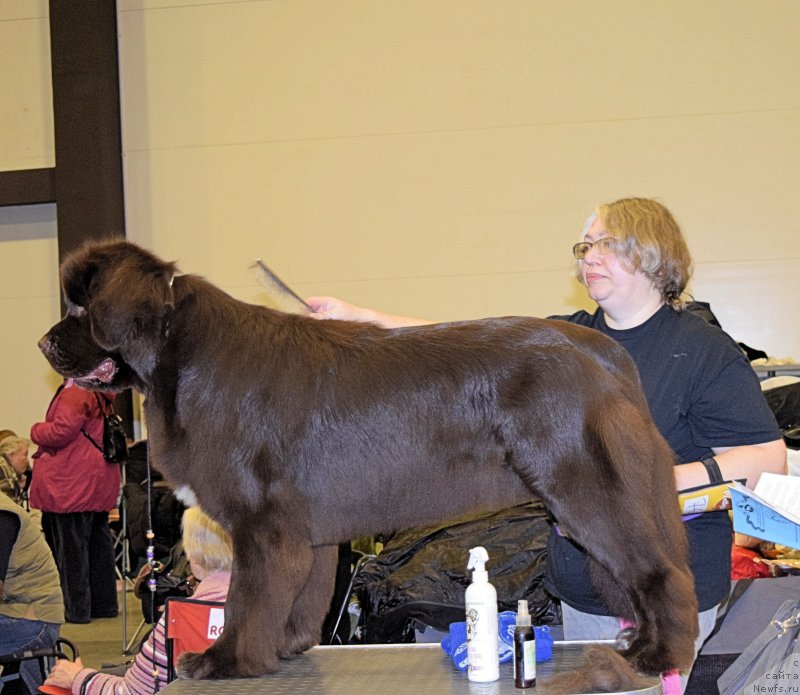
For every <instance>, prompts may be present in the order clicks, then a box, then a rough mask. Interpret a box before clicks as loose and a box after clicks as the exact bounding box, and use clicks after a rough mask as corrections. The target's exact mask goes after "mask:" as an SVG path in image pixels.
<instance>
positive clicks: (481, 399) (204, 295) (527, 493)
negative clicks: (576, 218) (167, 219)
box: [40, 242, 697, 678]
mask: <svg viewBox="0 0 800 695" xmlns="http://www.w3.org/2000/svg"><path fill="white" fill-rule="evenodd" d="M62 284H63V288H64V295H65V299H66V302H67V305H68V308H69V311H68V314H67V316H66V317H65V318H64V319H63V320H62V321H61V322H60V323H59V324H57V325H56V326H54V327H53V328H52V329H51V331H50V332H49V333H48V334H47V335H46V336H45V337H44V338H43V339H42V340H41V341H40V346H41V348H42V350H43V351H44V353H45V355H46V356H47V357H48V359H49V360H50V361H51V363H52V365H53V366H54V368H55V369H56V370H57V371H59V372H60V373H61V374H63V375H64V376H66V377H70V378H73V379H75V380H76V381H77V382H78V383H81V384H83V385H84V386H87V387H90V388H103V389H108V388H117V389H120V388H125V387H128V386H132V387H134V388H136V389H138V390H140V391H141V392H143V393H144V394H145V396H146V403H145V413H146V418H147V425H148V433H149V442H150V450H151V456H152V460H153V462H154V464H155V465H156V466H157V467H158V469H159V470H160V471H162V472H163V474H164V476H165V477H166V478H167V480H169V481H170V482H171V483H172V484H173V485H174V486H176V487H184V486H185V487H188V488H190V489H191V490H192V492H193V493H194V495H195V496H196V499H197V500H198V501H199V503H200V504H201V505H202V507H203V508H204V509H205V510H206V511H207V512H208V513H209V514H210V515H211V516H213V517H214V518H216V519H217V520H218V521H219V522H220V523H221V524H222V525H223V526H224V527H225V528H226V529H227V530H228V531H229V533H230V534H231V536H232V538H233V544H234V568H233V577H232V583H231V589H230V595H229V599H228V603H227V608H226V630H225V633H224V634H223V636H222V637H221V638H220V639H219V640H218V641H217V642H216V643H215V645H214V646H213V647H211V648H210V649H209V650H208V651H206V652H205V653H203V654H195V655H188V656H185V657H184V658H183V659H182V661H181V664H180V668H181V671H182V673H183V674H184V675H187V676H189V677H194V678H224V677H231V676H254V675H262V674H266V673H270V672H273V671H275V670H277V669H278V667H279V659H281V658H288V657H292V656H294V655H296V654H299V653H301V652H303V651H304V650H306V649H308V648H309V647H311V646H312V645H314V644H315V643H316V642H317V641H318V639H319V634H320V626H321V624H322V621H323V618H324V615H325V612H326V610H327V608H328V605H329V602H330V598H331V593H332V590H333V578H334V565H335V560H336V544H338V543H340V542H342V541H347V540H349V539H351V538H355V537H358V536H362V535H366V534H371V533H376V532H380V531H389V530H392V529H399V528H404V527H408V526H412V525H419V524H425V523H431V522H435V521H439V520H443V519H447V518H450V517H455V516H458V515H462V514H464V513H466V512H471V511H479V510H490V509H497V508H502V507H504V506H510V505H513V504H517V503H520V502H523V501H525V500H528V499H530V498H531V497H533V496H539V497H540V498H541V499H542V500H543V501H544V502H545V503H546V504H547V505H548V507H549V508H550V510H551V511H552V512H553V514H554V515H555V517H556V518H557V519H558V520H559V522H560V524H561V528H562V529H563V531H564V532H565V533H567V534H569V535H570V536H571V537H572V538H573V539H575V541H577V542H578V543H580V544H582V545H583V546H584V547H585V548H586V549H587V551H588V553H589V554H590V556H591V557H592V558H593V560H594V561H596V562H597V563H598V564H599V565H600V566H601V567H602V568H603V570H604V572H605V573H606V574H607V576H609V577H610V578H611V581H610V582H608V583H605V585H604V586H601V587H599V588H600V589H601V590H603V591H604V592H605V594H606V595H607V596H608V598H609V600H613V601H615V603H616V605H618V606H620V612H622V613H625V614H626V615H627V616H628V617H631V618H633V619H635V621H636V623H637V626H638V627H637V631H636V635H635V637H634V639H633V640H632V643H631V644H630V647H629V648H628V649H627V650H626V651H625V652H624V656H625V657H626V659H627V660H628V661H629V663H630V664H632V665H633V667H634V668H636V669H637V670H639V671H641V672H645V673H658V672H661V671H663V670H667V669H670V668H673V667H681V666H686V665H688V664H690V663H691V661H692V658H693V642H694V639H695V636H696V632H697V625H696V602H695V597H694V591H693V582H692V577H691V574H690V572H689V569H688V562H687V555H688V551H687V544H686V539H685V535H684V532H683V528H682V524H681V521H680V518H679V514H678V509H677V504H676V501H675V489H674V478H673V473H672V464H673V457H672V453H671V451H670V449H669V447H668V446H667V444H666V443H665V442H664V440H663V439H662V438H661V436H660V435H659V433H658V431H657V430H656V428H655V426H654V425H653V423H652V421H651V419H650V417H649V414H648V409H647V405H646V403H645V400H644V397H643V395H642V392H641V389H640V386H639V382H638V376H637V373H636V369H635V367H634V365H633V363H632V362H631V360H630V358H629V357H628V355H627V354H626V353H625V351H624V350H623V349H622V348H621V347H620V346H618V345H617V344H616V343H615V342H614V341H612V340H610V339H608V338H606V337H604V336H602V335H601V334H599V333H597V332H594V331H591V330H588V329H585V328H581V327H578V326H574V325H571V324H568V323H564V322H558V321H547V320H537V319H531V318H497V319H486V320H482V321H468V322H461V323H450V324H439V325H432V326H421V327H415V328H401V329H396V330H386V329H382V328H378V327H377V326H374V325H370V324H361V323H350V322H342V321H316V320H313V319H310V318H307V317H301V316H294V315H288V314H283V313H279V312H275V311H272V310H270V309H267V308H264V307H261V306H253V305H249V304H245V303H242V302H239V301H237V300H235V299H233V298H231V297H230V296H228V295H226V294H225V293H223V292H222V291H220V290H219V289H217V288H215V287H213V286H212V285H211V284H209V283H208V282H206V281H205V280H203V279H202V278H200V277H197V276H192V275H177V276H176V270H175V267H174V265H173V264H171V263H167V262H164V261H162V260H160V259H158V258H157V257H155V256H154V255H152V254H151V253H149V252H147V251H145V250H144V249H141V248H139V247H137V246H134V245H132V244H129V243H126V242H107V243H103V244H94V245H88V246H86V247H84V248H82V249H81V250H79V251H77V252H75V253H74V254H73V255H71V256H70V257H69V258H68V259H67V260H66V261H65V262H64V264H63V267H62ZM620 597H623V600H622V601H621V602H620Z"/></svg>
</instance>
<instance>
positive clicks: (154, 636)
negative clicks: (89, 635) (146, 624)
mask: <svg viewBox="0 0 800 695" xmlns="http://www.w3.org/2000/svg"><path fill="white" fill-rule="evenodd" d="M154 666H155V671H156V674H157V675H156V676H155V677H154V676H153V667H154ZM45 684H47V685H58V686H60V687H62V688H70V689H71V690H72V693H73V695H80V694H81V688H83V695H102V694H103V693H114V695H152V693H154V692H157V691H159V690H161V689H162V688H163V687H164V686H165V685H166V684H167V653H166V648H165V646H164V618H163V617H162V618H161V619H160V620H159V621H158V623H156V627H155V629H154V630H153V632H152V633H150V637H148V638H147V640H146V641H145V643H144V644H143V645H142V649H141V651H140V652H139V653H138V654H137V655H136V659H134V662H133V664H132V665H131V667H130V668H129V669H128V670H127V672H126V673H125V675H124V676H112V675H110V674H107V673H101V672H100V671H95V670H94V669H91V668H85V667H84V665H83V663H82V662H81V660H80V659H76V660H75V661H74V662H72V661H67V660H66V659H59V660H58V662H57V663H56V665H55V667H54V668H53V670H52V671H51V672H50V676H49V677H48V679H47V680H46V681H45Z"/></svg>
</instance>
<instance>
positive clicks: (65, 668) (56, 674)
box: [44, 657, 85, 689]
mask: <svg viewBox="0 0 800 695" xmlns="http://www.w3.org/2000/svg"><path fill="white" fill-rule="evenodd" d="M84 668H85V667H84V665H83V662H82V661H81V660H80V657H78V658H77V659H75V661H70V660H69V659H59V660H58V661H57V662H56V665H55V666H53V670H52V671H50V675H49V676H48V677H47V680H46V681H45V682H44V683H45V685H57V686H59V687H60V688H67V689H71V688H72V681H74V680H75V676H77V675H78V673H79V672H80V671H82V670H83V669H84Z"/></svg>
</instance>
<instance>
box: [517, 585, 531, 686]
mask: <svg viewBox="0 0 800 695" xmlns="http://www.w3.org/2000/svg"><path fill="white" fill-rule="evenodd" d="M535 685H536V633H535V632H534V631H533V627H531V615H530V613H528V602H527V601H525V600H522V601H517V625H516V627H515V628H514V686H515V687H516V688H532V687H534V686H535Z"/></svg>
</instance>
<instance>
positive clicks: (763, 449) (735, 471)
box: [675, 439, 786, 490]
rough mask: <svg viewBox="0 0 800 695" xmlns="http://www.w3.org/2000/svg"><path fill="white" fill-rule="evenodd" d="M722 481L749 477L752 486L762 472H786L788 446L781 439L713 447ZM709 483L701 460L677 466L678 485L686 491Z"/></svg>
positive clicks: (748, 481) (706, 471)
mask: <svg viewBox="0 0 800 695" xmlns="http://www.w3.org/2000/svg"><path fill="white" fill-rule="evenodd" d="M713 451H714V459H715V460H716V462H717V465H718V466H719V470H720V473H721V474H722V478H723V480H743V479H744V480H747V482H746V483H745V484H746V485H747V487H749V488H753V487H755V485H756V483H757V482H758V479H759V477H760V476H761V474H762V473H780V474H785V473H786V445H785V444H784V442H783V440H782V439H776V440H774V441H771V442H765V443H763V444H750V445H746V446H733V447H720V448H715V449H713ZM708 483H709V478H708V470H707V469H706V467H705V466H704V465H703V464H702V463H701V462H700V461H695V462H694V463H685V464H683V465H680V466H675V485H676V487H677V489H678V490H687V489H689V488H692V487H699V486H700V485H707V484H708Z"/></svg>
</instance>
